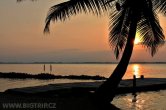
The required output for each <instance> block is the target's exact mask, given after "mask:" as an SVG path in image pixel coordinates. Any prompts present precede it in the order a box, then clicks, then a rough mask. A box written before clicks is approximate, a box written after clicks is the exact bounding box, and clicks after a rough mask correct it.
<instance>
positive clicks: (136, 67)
mask: <svg viewBox="0 0 166 110" xmlns="http://www.w3.org/2000/svg"><path fill="white" fill-rule="evenodd" d="M132 68H133V75H135V76H136V78H139V76H140V71H139V65H137V64H135V65H133V67H132Z"/></svg>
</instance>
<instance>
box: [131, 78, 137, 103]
mask: <svg viewBox="0 0 166 110" xmlns="http://www.w3.org/2000/svg"><path fill="white" fill-rule="evenodd" d="M132 94H133V96H134V97H133V99H132V102H136V101H137V99H136V97H137V94H136V75H133V93H132Z"/></svg>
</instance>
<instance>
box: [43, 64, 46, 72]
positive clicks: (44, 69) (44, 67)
mask: <svg viewBox="0 0 166 110" xmlns="http://www.w3.org/2000/svg"><path fill="white" fill-rule="evenodd" d="M43 71H44V73H45V72H46V66H45V64H44V65H43Z"/></svg>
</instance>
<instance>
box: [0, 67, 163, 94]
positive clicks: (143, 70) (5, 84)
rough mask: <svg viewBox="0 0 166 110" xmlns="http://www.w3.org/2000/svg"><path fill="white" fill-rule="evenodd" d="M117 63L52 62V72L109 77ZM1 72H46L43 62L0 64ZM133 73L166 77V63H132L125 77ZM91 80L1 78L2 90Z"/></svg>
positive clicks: (47, 69)
mask: <svg viewBox="0 0 166 110" xmlns="http://www.w3.org/2000/svg"><path fill="white" fill-rule="evenodd" d="M116 65H117V64H52V71H51V74H55V75H92V76H94V75H100V76H104V77H109V76H110V75H111V73H112V72H113V70H114V69H115V67H116ZM0 72H21V73H30V74H38V73H43V72H44V65H43V64H0ZM45 72H46V73H50V64H46V65H45ZM133 74H135V75H136V76H137V77H139V76H140V75H144V77H146V78H149V77H153V78H166V64H130V65H129V67H128V69H127V72H126V74H125V76H124V77H123V79H130V78H132V76H133ZM82 81H91V80H68V79H53V80H35V79H26V80H18V79H17V80H13V79H3V78H1V79H0V91H4V90H6V89H9V88H19V87H27V86H37V85H45V84H50V83H67V82H82Z"/></svg>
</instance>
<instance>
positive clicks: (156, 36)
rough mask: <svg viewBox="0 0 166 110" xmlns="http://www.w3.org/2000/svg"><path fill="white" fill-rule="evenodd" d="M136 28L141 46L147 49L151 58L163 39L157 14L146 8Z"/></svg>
mask: <svg viewBox="0 0 166 110" xmlns="http://www.w3.org/2000/svg"><path fill="white" fill-rule="evenodd" d="M137 28H138V31H139V33H140V36H141V40H142V45H144V46H145V47H147V48H148V49H149V50H150V52H151V55H152V56H153V55H154V54H155V53H156V52H157V50H158V47H160V46H161V45H162V44H163V43H164V39H165V37H164V34H163V30H162V28H161V26H160V24H159V20H158V18H157V14H156V13H155V12H154V11H153V10H150V9H149V8H146V9H145V10H144V11H143V13H142V18H141V20H140V21H139V23H138V27H137Z"/></svg>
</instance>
